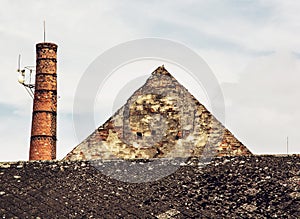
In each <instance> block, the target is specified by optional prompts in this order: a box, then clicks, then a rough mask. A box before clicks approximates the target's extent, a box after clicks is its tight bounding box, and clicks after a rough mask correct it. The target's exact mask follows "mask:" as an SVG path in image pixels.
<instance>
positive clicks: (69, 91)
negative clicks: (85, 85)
mask: <svg viewBox="0 0 300 219" xmlns="http://www.w3.org/2000/svg"><path fill="white" fill-rule="evenodd" d="M299 7H300V3H299V2H297V1H289V0H287V1H281V0H254V1H236V0H234V1H229V0H225V1H217V0H212V1H196V0H187V1H184V2H183V1H181V0H172V1H171V0H166V1H157V0H154V1H151V2H146V1H137V0H136V1H134V0H131V1H109V0H102V1H96V0H91V1H78V2H74V1H70V0H69V1H59V0H54V1H51V3H49V2H48V1H38V2H36V1H33V0H28V1H19V2H13V1H9V0H4V1H2V2H1V8H0V24H1V25H0V48H1V50H0V54H1V60H0V66H1V71H0V78H1V81H0V84H1V86H0V94H1V98H0V104H2V107H4V106H5V107H12V108H13V109H14V112H16V113H17V114H15V113H13V112H7V111H6V112H4V111H1V115H2V117H1V125H0V130H1V138H2V139H4V140H3V141H4V142H5V143H6V144H7V145H10V149H9V150H8V149H7V148H5V147H4V145H3V146H1V149H3V150H5V151H8V152H5V153H2V154H0V160H4V159H10V160H13V159H15V160H18V159H27V155H26V156H24V155H23V154H24V151H23V149H24V147H25V148H26V147H28V141H29V140H28V139H29V132H30V130H29V129H30V127H29V126H30V119H31V109H32V102H31V101H32V100H31V99H30V97H29V96H28V94H27V93H26V92H25V91H24V88H22V87H21V86H20V85H19V84H18V83H17V79H16V78H17V73H16V72H15V71H16V68H17V57H18V54H20V53H21V54H22V66H26V65H34V64H35V48H34V47H35V43H36V42H39V41H41V40H42V39H43V31H42V21H43V20H46V30H47V36H46V37H47V40H49V41H53V42H56V43H57V44H58V45H59V50H58V57H59V59H58V88H59V96H60V99H59V102H58V107H59V113H60V115H59V126H60V129H61V130H62V131H60V132H59V133H58V138H59V142H58V145H59V149H58V153H60V154H59V157H62V156H63V153H65V152H66V151H67V150H69V147H71V146H66V145H72V144H76V138H75V137H74V136H75V133H74V130H73V128H72V119H71V118H72V117H71V116H70V115H72V111H73V101H74V95H75V91H76V89H77V84H78V82H79V80H80V77H81V76H82V74H83V72H84V71H85V70H86V69H87V67H88V65H89V64H90V63H91V62H92V61H93V60H94V59H95V58H96V57H97V56H98V55H100V54H101V53H102V52H104V51H105V50H106V49H109V48H111V47H112V46H115V45H117V44H119V43H122V42H124V41H128V40H132V39H136V38H141V37H161V38H169V39H172V40H175V41H179V42H182V43H184V44H186V45H187V46H189V47H190V48H192V49H194V50H195V51H197V52H198V53H199V55H201V56H202V57H203V58H204V59H205V60H206V61H207V63H208V65H210V66H211V68H212V70H213V71H214V73H215V74H216V76H217V78H218V80H219V81H220V82H237V81H238V80H239V83H240V84H243V87H247V89H245V91H244V92H245V93H243V95H245V96H246V97H247V99H248V101H244V99H243V96H238V95H236V94H232V92H231V93H227V94H226V95H225V97H226V98H227V103H228V102H232V103H233V104H235V106H236V107H230V108H228V111H230V112H233V113H231V115H240V117H239V119H240V120H242V119H243V121H245V124H251V123H253V124H252V125H251V127H252V128H251V129H243V127H242V124H241V123H238V124H236V126H235V123H234V122H232V123H229V125H230V126H231V127H232V130H235V132H236V133H238V135H239V136H241V137H242V138H243V140H244V139H245V140H246V142H247V143H248V142H249V143H250V144H251V145H253V148H255V147H256V148H258V149H257V151H259V147H262V146H261V145H260V144H256V142H252V141H250V140H249V138H251V139H253V138H254V137H253V136H252V135H251V136H250V135H248V134H247V131H249V132H251V131H254V130H253V129H254V127H257V126H255V123H254V121H256V120H252V119H251V118H248V117H249V116H247V115H246V113H249V114H250V113H251V115H253V116H254V117H255V116H258V115H265V116H263V118H265V119H267V118H269V119H270V120H271V121H272V119H275V118H276V116H278V115H280V117H279V118H280V120H279V122H280V124H282V125H285V126H284V127H286V126H288V127H290V129H291V131H289V133H294V132H295V131H292V130H297V125H296V123H295V122H293V121H292V120H293V118H290V117H291V115H294V116H295V120H296V121H298V120H297V115H298V114H297V111H296V109H298V108H297V107H298V105H297V103H296V101H295V100H294V99H295V98H296V97H297V98H298V96H297V94H293V93H294V92H298V90H297V89H295V88H296V85H295V83H296V81H297V79H298V77H297V76H295V75H296V73H294V74H293V75H289V77H286V78H285V77H283V78H282V77H280V74H279V73H278V75H279V76H278V75H277V73H276V74H275V73H272V74H275V75H269V77H271V78H273V79H272V80H270V78H269V77H267V76H265V75H260V77H259V78H258V75H256V77H252V75H251V74H250V73H247V72H249V71H250V70H245V71H243V69H248V68H249V69H252V70H251V71H255V72H265V71H270V74H271V72H274V71H273V70H277V69H281V68H282V71H281V72H289V73H288V74H292V73H291V72H295V71H293V68H291V67H290V68H289V67H288V66H286V64H288V62H289V60H293V58H287V60H286V61H285V62H280V60H281V58H284V57H286V56H283V57H281V58H278V59H277V58H275V56H276V55H278V54H282V52H281V51H286V52H287V53H290V52H294V54H297V53H299V51H300V43H299V40H298V39H299V36H300V28H299V22H298V21H299V9H300V8H299ZM268 57H271V58H272V59H276V60H277V61H276V62H271V61H270V64H268V65H267V64H264V63H268ZM258 59H259V60H260V61H258ZM296 60H297V59H296ZM296 60H294V61H295V62H297V61H296ZM256 61H257V62H259V63H257V64H255V65H254V64H253V66H261V67H257V68H258V69H261V70H257V69H254V67H250V65H251V66H252V64H249V63H253V62H254V63H256ZM276 63H277V65H276ZM288 65H289V64H288ZM297 65H298V64H297ZM247 66H249V67H247ZM270 66H276V67H274V68H275V69H272V68H271V69H270ZM285 69H286V71H285ZM278 72H279V71H278ZM147 73H148V72H145V74H147ZM285 74H286V73H285ZM179 77H180V75H179ZM239 77H241V78H240V79H239ZM178 79H179V80H180V78H178ZM281 83H283V84H284V86H282V85H280V84H281ZM250 84H256V85H257V88H255V89H253V88H252V87H251V86H250ZM263 84H265V87H269V88H272V90H274V89H275V91H274V92H272V91H270V90H268V89H265V88H264V85H263ZM237 86H238V87H237V88H236V89H237V90H238V92H240V85H237ZM188 88H189V87H188ZM279 88H280V89H279ZM231 89H232V86H231ZM237 90H236V92H237ZM253 90H254V91H253ZM256 90H261V93H264V95H260V96H258V97H257V98H254V97H252V96H251V93H252V92H254V93H255V92H256ZM298 93H299V92H298ZM231 95H233V96H234V97H232V98H231V99H230V100H229V97H231ZM275 96H276V97H277V99H276V98H275ZM293 97H295V98H293ZM279 99H280V100H281V101H278V100H279ZM239 103H242V104H239ZM256 105H258V106H260V107H261V109H260V108H258V107H253V106H256ZM285 108H289V109H290V110H291V111H288V112H287V111H286V110H283V111H284V112H281V110H282V109H285ZM271 109H272V111H271ZM109 110H110V109H109ZM292 110H294V111H293V113H294V114H291V112H292ZM235 111H237V112H236V113H235ZM239 112H240V113H239ZM242 112H243V113H244V114H243V113H242ZM20 115H22V116H20ZM105 115H107V113H106V114H105ZM19 116H20V117H19ZM227 118H228V119H227V121H235V119H234V118H235V117H227ZM255 118H256V117H255ZM257 118H258V117H257ZM258 119H259V118H258ZM277 120H278V119H277ZM9 121H11V122H9ZM264 121H265V122H266V123H267V122H268V121H267V120H264ZM272 124H273V123H272ZM16 126H18V132H19V135H20V137H19V138H18V139H20V140H16V139H15V132H14V131H13V130H15V127H16ZM266 127H267V128H266V129H265V130H267V131H266V132H267V134H266V136H269V135H268V133H274V131H272V130H273V129H272V128H271V127H269V126H267V124H266ZM280 127H282V126H280ZM25 129H26V130H25ZM278 133H279V132H278ZM287 134H288V133H287ZM293 135H296V134H293ZM2 136H3V137H2ZM256 138H257V142H259V141H261V142H264V141H265V142H266V144H269V143H268V140H267V138H260V137H259V138H258V137H257V136H256ZM292 139H293V138H291V141H292ZM295 139H296V138H295ZM277 140H278V139H277ZM252 143H253V144H252ZM20 144H23V145H21V146H20ZM250 144H249V145H250ZM24 145H25V146H24ZM256 145H257V146H256ZM273 145H277V144H273ZM73 146H75V145H73ZM20 147H22V150H20V149H19V148H20ZM276 147H277V146H276ZM278 147H279V146H278ZM268 149H269V150H270V151H274V150H273V149H272V148H270V147H269V148H268ZM26 150H27V148H26ZM276 150H277V149H276ZM12 151H14V152H12Z"/></svg>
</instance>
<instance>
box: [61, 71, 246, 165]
mask: <svg viewBox="0 0 300 219" xmlns="http://www.w3.org/2000/svg"><path fill="white" fill-rule="evenodd" d="M250 154H251V152H250V151H249V150H248V149H247V148H246V147H245V146H244V145H243V144H242V143H241V142H240V141H238V140H237V139H236V138H235V137H234V136H233V135H232V134H231V132H230V131H228V130H227V129H225V127H224V126H223V125H222V124H221V123H220V122H219V121H217V119H216V118H215V117H214V116H212V114H211V113H210V112H209V111H208V110H207V109H206V108H205V107H204V106H203V105H202V104H200V103H199V102H198V101H197V100H196V99H195V97H194V96H193V95H191V94H190V93H189V92H188V90H187V89H186V88H184V87H183V86H182V85H181V84H179V82H178V81H177V80H176V79H175V78H174V77H173V76H172V75H171V74H170V73H169V72H168V71H167V70H166V69H165V68H164V67H163V66H162V67H159V68H157V69H156V70H155V71H154V72H153V73H152V75H151V77H150V78H149V79H148V80H147V81H146V83H145V84H144V85H143V86H142V87H141V88H140V89H138V90H137V91H136V92H135V93H134V94H133V95H132V96H131V97H130V98H129V99H128V100H127V103H126V104H125V105H124V106H123V107H122V108H120V109H119V110H118V111H117V112H116V114H115V115H113V116H112V117H111V118H110V119H109V120H108V121H107V122H105V123H104V124H103V125H102V126H100V127H99V128H98V129H97V130H95V131H94V132H93V133H92V134H91V135H90V136H89V137H88V138H87V139H85V140H84V141H83V142H82V143H81V144H79V145H78V146H77V147H75V148H74V149H73V151H71V152H70V153H69V154H68V155H67V156H66V157H65V158H64V159H66V160H77V159H79V160H89V159H116V158H124V159H136V158H138V159H148V158H161V157H189V156H196V157H200V156H202V155H205V156H224V155H250Z"/></svg>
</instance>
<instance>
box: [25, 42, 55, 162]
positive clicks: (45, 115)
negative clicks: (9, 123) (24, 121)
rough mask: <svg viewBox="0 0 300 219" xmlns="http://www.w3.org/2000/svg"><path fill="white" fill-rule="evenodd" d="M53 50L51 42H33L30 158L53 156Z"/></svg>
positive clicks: (52, 157) (49, 157) (40, 158)
mask: <svg viewBox="0 0 300 219" xmlns="http://www.w3.org/2000/svg"><path fill="white" fill-rule="evenodd" d="M56 52H57V45H56V44H54V43H46V42H44V43H38V44H36V76H35V91H34V100H33V112H32V126H31V138H30V153H29V160H53V159H56V110H57V83H56Z"/></svg>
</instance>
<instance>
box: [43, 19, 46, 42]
mask: <svg viewBox="0 0 300 219" xmlns="http://www.w3.org/2000/svg"><path fill="white" fill-rule="evenodd" d="M43 26H44V42H46V22H45V20H44V22H43Z"/></svg>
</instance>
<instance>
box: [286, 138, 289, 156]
mask: <svg viewBox="0 0 300 219" xmlns="http://www.w3.org/2000/svg"><path fill="white" fill-rule="evenodd" d="M286 153H287V154H289V136H287V137H286Z"/></svg>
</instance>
